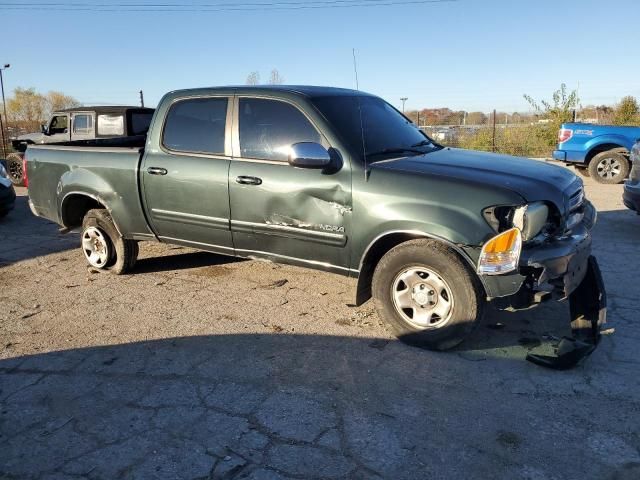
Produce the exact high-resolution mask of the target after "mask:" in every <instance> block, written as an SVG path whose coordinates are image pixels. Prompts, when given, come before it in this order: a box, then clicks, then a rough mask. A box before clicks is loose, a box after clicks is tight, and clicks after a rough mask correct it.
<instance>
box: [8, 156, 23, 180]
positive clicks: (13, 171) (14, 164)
mask: <svg viewBox="0 0 640 480" xmlns="http://www.w3.org/2000/svg"><path fill="white" fill-rule="evenodd" d="M7 174H8V175H9V180H11V183H13V184H14V185H15V186H16V187H21V186H22V185H24V168H23V162H22V156H21V155H20V154H19V153H10V154H9V155H7Z"/></svg>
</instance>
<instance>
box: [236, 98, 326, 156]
mask: <svg viewBox="0 0 640 480" xmlns="http://www.w3.org/2000/svg"><path fill="white" fill-rule="evenodd" d="M239 122H240V125H239V130H240V132H239V133H240V152H241V156H242V157H243V158H256V159H261V160H275V161H281V162H286V161H287V160H288V157H289V147H290V146H291V145H293V144H294V143H299V142H316V143H321V136H320V134H319V133H318V131H317V130H316V129H315V127H314V126H313V125H312V124H311V122H310V121H309V120H308V119H307V117H306V116H305V115H304V114H303V113H302V112H301V111H300V110H298V109H297V108H296V107H294V106H293V105H291V104H289V103H286V102H282V101H278V100H268V99H263V98H241V99H240V112H239Z"/></svg>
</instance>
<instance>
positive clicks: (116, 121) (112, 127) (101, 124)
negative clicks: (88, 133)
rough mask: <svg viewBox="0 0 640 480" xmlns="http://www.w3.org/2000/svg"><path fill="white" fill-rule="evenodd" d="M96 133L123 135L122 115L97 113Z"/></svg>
mask: <svg viewBox="0 0 640 480" xmlns="http://www.w3.org/2000/svg"><path fill="white" fill-rule="evenodd" d="M98 135H102V136H105V137H108V136H121V135H124V115H108V114H104V115H98Z"/></svg>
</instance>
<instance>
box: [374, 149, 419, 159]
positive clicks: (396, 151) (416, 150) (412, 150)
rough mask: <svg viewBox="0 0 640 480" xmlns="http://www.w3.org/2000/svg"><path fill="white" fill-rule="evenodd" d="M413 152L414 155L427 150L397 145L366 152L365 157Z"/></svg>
mask: <svg viewBox="0 0 640 480" xmlns="http://www.w3.org/2000/svg"><path fill="white" fill-rule="evenodd" d="M406 152H409V153H415V154H416V155H422V154H424V153H427V152H423V151H422V150H418V149H415V148H411V147H406V148H405V147H399V148H385V149H383V150H379V151H377V152H371V153H367V157H374V156H376V155H386V154H392V155H393V154H395V153H406Z"/></svg>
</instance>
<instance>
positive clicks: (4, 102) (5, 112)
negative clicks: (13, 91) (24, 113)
mask: <svg viewBox="0 0 640 480" xmlns="http://www.w3.org/2000/svg"><path fill="white" fill-rule="evenodd" d="M10 66H11V65H10V64H8V63H5V64H4V67H2V68H0V90H2V108H3V109H4V123H6V124H7V133H8V132H9V117H7V102H6V101H5V99H4V81H3V80H2V70H6V69H7V68H9V67H10ZM6 139H7V136H6V135H5V131H4V125H3V126H2V150H3V151H4V148H5V144H6Z"/></svg>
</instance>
